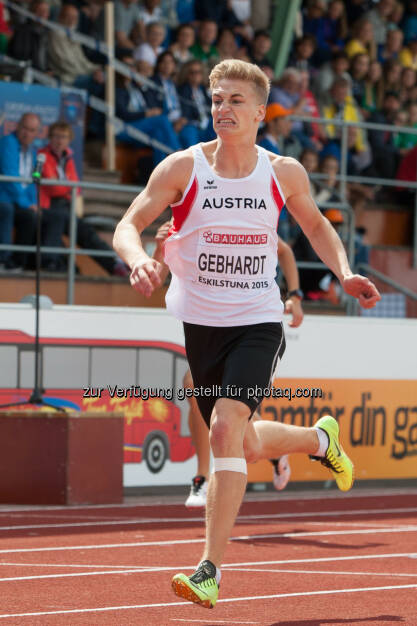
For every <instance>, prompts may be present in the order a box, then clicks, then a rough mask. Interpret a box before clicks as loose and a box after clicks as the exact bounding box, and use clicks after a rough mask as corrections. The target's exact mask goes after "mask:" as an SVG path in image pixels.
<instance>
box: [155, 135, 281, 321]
mask: <svg viewBox="0 0 417 626" xmlns="http://www.w3.org/2000/svg"><path fill="white" fill-rule="evenodd" d="M256 148H257V151H258V160H257V164H256V167H255V169H254V170H253V171H252V173H251V174H249V176H245V177H244V178H223V177H221V176H218V175H217V174H216V173H215V172H214V171H213V169H212V168H211V167H210V165H209V163H208V161H207V159H206V157H205V155H204V152H203V150H202V148H201V145H200V144H198V145H196V146H193V148H192V150H193V156H194V167H193V171H192V174H191V177H190V181H189V183H188V185H187V188H186V189H185V191H184V194H183V197H182V199H181V200H180V201H179V202H177V203H176V204H173V205H172V207H171V208H172V212H173V218H174V219H173V226H172V228H171V231H170V232H171V235H170V237H168V239H167V240H166V242H165V261H166V263H167V264H168V266H169V268H170V270H171V273H172V280H171V285H170V287H169V290H168V292H167V295H166V304H167V309H168V311H169V312H170V313H171V314H172V315H173V316H174V317H176V318H178V319H180V320H182V321H184V322H189V323H191V324H201V325H203V326H243V325H247V324H259V323H261V322H280V321H281V320H282V313H283V304H282V302H281V298H280V291H279V287H278V285H277V284H276V282H275V275H276V267H277V246H278V236H277V226H278V218H279V213H280V211H281V209H282V207H283V205H284V203H285V200H284V196H283V193H282V190H281V187H280V184H279V182H278V180H277V178H276V176H275V172H274V171H273V169H272V165H271V162H270V160H269V157H268V155H267V153H266V151H265V150H264V149H263V148H261V147H260V146H256Z"/></svg>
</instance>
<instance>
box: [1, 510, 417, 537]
mask: <svg viewBox="0 0 417 626" xmlns="http://www.w3.org/2000/svg"><path fill="white" fill-rule="evenodd" d="M416 511H417V507H402V508H395V509H356V510H348V511H334V510H333V511H318V512H315V513H314V512H313V513H308V512H303V513H267V514H260V515H239V516H238V517H237V519H236V521H237V522H238V523H239V522H248V521H250V520H254V522H255V523H258V521H259V520H269V519H270V520H280V519H297V518H300V519H305V518H308V517H313V518H314V517H344V516H352V515H391V514H397V513H415V512H416ZM394 521H395V520H394ZM190 522H202V523H203V522H204V516H203V515H201V516H200V517H145V518H143V517H141V518H133V519H118V520H108V519H107V520H103V521H98V522H78V521H75V522H56V523H55V524H23V525H12V526H0V531H2V530H28V529H38V528H72V527H83V526H124V525H132V524H149V525H151V524H166V523H184V524H186V523H187V524H188V523H190ZM342 524H343V522H341V523H340V525H342Z"/></svg>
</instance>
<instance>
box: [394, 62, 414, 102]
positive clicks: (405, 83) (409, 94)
mask: <svg viewBox="0 0 417 626" xmlns="http://www.w3.org/2000/svg"><path fill="white" fill-rule="evenodd" d="M416 79H417V72H416V70H414V69H413V68H412V67H403V70H402V72H401V79H400V83H401V87H400V90H399V94H398V95H399V97H400V100H401V103H402V104H407V103H408V102H409V101H411V100H413V99H414V98H413V89H414V88H415V86H416Z"/></svg>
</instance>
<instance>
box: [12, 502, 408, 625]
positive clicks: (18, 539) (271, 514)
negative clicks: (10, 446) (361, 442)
mask: <svg viewBox="0 0 417 626" xmlns="http://www.w3.org/2000/svg"><path fill="white" fill-rule="evenodd" d="M262 497H263V498H264V499H263V500H261V501H246V502H245V503H244V504H243V506H242V508H241V511H240V515H239V519H238V523H237V525H236V527H235V529H234V540H233V541H231V542H230V545H229V547H228V550H227V554H226V562H225V566H224V567H223V570H222V571H223V578H222V583H221V595H220V600H219V602H218V604H217V606H216V608H215V609H214V610H212V611H208V610H206V609H203V608H201V607H199V606H196V605H192V604H188V603H185V602H182V601H180V599H179V598H177V597H176V596H175V595H174V594H173V593H172V591H171V588H170V579H171V576H172V575H173V574H174V573H176V572H177V571H181V570H183V571H185V572H186V573H189V572H191V571H192V569H193V567H194V565H195V564H196V562H197V561H198V559H199V557H200V552H201V548H202V540H203V536H204V525H203V521H202V513H201V511H199V510H196V511H191V512H190V511H187V510H186V509H185V508H184V506H183V505H182V504H180V503H178V504H172V503H170V504H166V502H161V501H160V500H159V501H158V502H155V500H150V499H148V500H145V499H143V500H141V501H139V500H134V501H133V502H132V501H131V503H128V504H127V505H125V506H121V507H116V506H115V507H80V508H75V507H74V508H61V507H49V508H48V507H32V508H28V507H0V583H1V586H0V590H1V594H0V626H2V624H5V625H6V624H19V625H20V624H23V625H24V624H28V625H30V626H33V625H38V624H41V625H42V626H44V625H50V624H54V625H57V624H58V625H61V624H65V625H68V626H69V625H71V626H73V625H74V626H76V625H81V624H82V625H83V626H86V625H94V626H96V625H100V626H101V625H102V624H104V625H107V624H112V625H115V626H119V625H124V624H129V625H146V626H154V625H155V626H176V625H178V626H181V624H183V625H184V624H185V625H188V626H192V625H195V626H204V625H206V626H222V625H225V626H228V625H229V624H257V625H259V626H266V625H268V626H322V625H327V624H329V625H331V626H339V625H344V624H349V625H351V626H360V625H364V626H374V625H375V626H376V625H381V626H390V625H391V624H399V623H400V624H408V625H410V626H417V491H415V490H409V491H407V492H406V491H402V492H399V493H392V492H382V491H381V492H378V493H377V492H375V491H374V492H365V491H363V490H356V491H353V492H352V493H350V494H347V495H343V494H339V493H336V492H332V493H331V494H329V492H315V493H314V494H313V496H311V495H310V496H308V497H306V496H305V495H303V494H299V493H298V494H288V493H287V494H285V495H282V494H280V495H278V494H273V495H271V496H270V495H264V496H262ZM147 502H148V503H149V502H152V504H151V505H149V504H146V503H147ZM171 502H172V501H171ZM148 568H153V571H149V569H148Z"/></svg>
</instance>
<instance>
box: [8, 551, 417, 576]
mask: <svg viewBox="0 0 417 626" xmlns="http://www.w3.org/2000/svg"><path fill="white" fill-rule="evenodd" d="M402 558H411V559H415V558H417V554H416V553H414V552H395V553H391V552H390V553H384V554H360V555H357V556H332V557H318V558H317V557H316V558H312V559H283V560H280V561H248V562H244V563H224V564H223V565H222V567H227V568H229V567H230V568H232V567H241V566H243V565H247V566H252V565H253V566H255V565H285V564H288V563H291V564H292V563H329V562H338V561H353V560H354V561H358V560H369V559H371V560H372V559H402ZM1 565H6V566H13V567H17V566H22V567H90V568H96V569H100V568H104V567H107V568H109V569H138V570H142V571H144V572H166V571H174V570H183V569H191V570H192V569H194V567H195V564H194V565H175V566H170V567H158V566H153V567H148V566H146V565H108V564H102V563H101V564H99V565H91V564H88V565H86V564H84V563H79V564H77V563H60V564H57V563H10V562H0V566H1ZM292 571H293V570H292Z"/></svg>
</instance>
